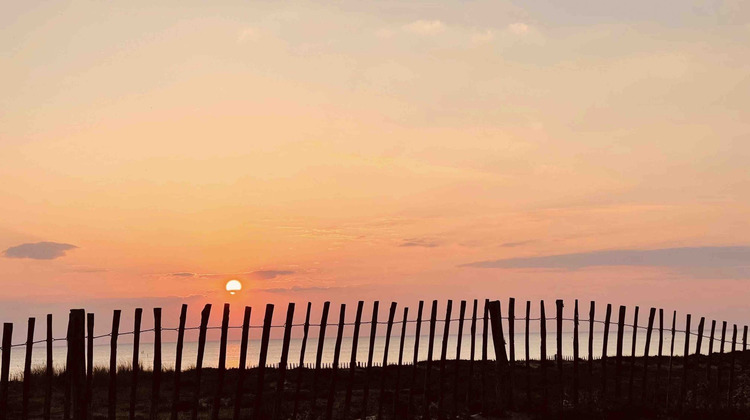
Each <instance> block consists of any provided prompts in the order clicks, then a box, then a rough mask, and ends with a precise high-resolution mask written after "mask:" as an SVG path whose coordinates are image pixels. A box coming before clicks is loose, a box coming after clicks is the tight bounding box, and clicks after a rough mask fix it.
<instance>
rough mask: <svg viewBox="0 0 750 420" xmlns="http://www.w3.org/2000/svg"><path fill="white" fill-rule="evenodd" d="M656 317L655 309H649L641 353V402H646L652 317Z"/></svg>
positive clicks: (652, 327) (652, 326) (652, 329)
mask: <svg viewBox="0 0 750 420" xmlns="http://www.w3.org/2000/svg"><path fill="white" fill-rule="evenodd" d="M655 316H656V308H651V310H650V311H649V313H648V327H647V328H646V349H645V350H644V351H643V385H642V387H643V389H642V394H641V400H643V401H644V402H645V401H646V389H647V388H648V355H649V349H650V348H651V335H652V334H653V331H654V317H655Z"/></svg>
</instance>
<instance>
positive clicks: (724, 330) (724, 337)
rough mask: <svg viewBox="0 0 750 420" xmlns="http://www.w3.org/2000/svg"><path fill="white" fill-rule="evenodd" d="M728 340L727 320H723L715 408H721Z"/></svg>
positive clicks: (717, 364)
mask: <svg viewBox="0 0 750 420" xmlns="http://www.w3.org/2000/svg"><path fill="white" fill-rule="evenodd" d="M726 340H727V321H722V322H721V343H719V357H718V361H717V363H716V394H715V396H714V397H715V399H714V409H715V410H718V409H719V408H721V398H720V396H721V390H722V386H721V385H722V382H723V381H722V368H721V367H722V365H723V362H724V343H725V342H726Z"/></svg>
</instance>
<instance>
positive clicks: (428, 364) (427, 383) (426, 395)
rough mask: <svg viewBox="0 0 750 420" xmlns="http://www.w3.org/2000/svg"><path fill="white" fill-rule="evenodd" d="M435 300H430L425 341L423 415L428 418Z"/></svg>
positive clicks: (435, 311) (435, 309) (435, 313)
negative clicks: (428, 334) (427, 335)
mask: <svg viewBox="0 0 750 420" xmlns="http://www.w3.org/2000/svg"><path fill="white" fill-rule="evenodd" d="M437 304H438V302H437V300H433V301H432V312H431V313H430V339H429V341H428V342H427V361H426V362H425V372H424V407H423V408H424V416H425V418H430V370H431V369H432V354H433V351H434V349H435V345H434V344H435V323H436V322H437Z"/></svg>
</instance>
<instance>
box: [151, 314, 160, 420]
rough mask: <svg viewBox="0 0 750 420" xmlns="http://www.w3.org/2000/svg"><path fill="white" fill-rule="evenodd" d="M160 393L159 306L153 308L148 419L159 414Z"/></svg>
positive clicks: (152, 419)
mask: <svg viewBox="0 0 750 420" xmlns="http://www.w3.org/2000/svg"><path fill="white" fill-rule="evenodd" d="M160 393H161V308H154V368H153V372H152V373H151V408H150V415H149V417H150V419H151V420H156V417H157V416H158V415H159V394H160Z"/></svg>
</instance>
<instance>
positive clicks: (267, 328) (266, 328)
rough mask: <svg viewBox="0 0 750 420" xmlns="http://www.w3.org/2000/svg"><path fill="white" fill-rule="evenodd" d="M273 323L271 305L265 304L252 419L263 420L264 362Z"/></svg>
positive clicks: (266, 356)
mask: <svg viewBox="0 0 750 420" xmlns="http://www.w3.org/2000/svg"><path fill="white" fill-rule="evenodd" d="M272 323H273V304H270V303H268V304H266V313H265V315H264V316H263V333H262V334H261V339H260V356H259V358H258V370H257V372H258V385H257V388H256V391H255V407H254V408H253V419H262V418H265V417H264V416H265V415H264V413H263V388H264V385H265V374H266V360H267V359H268V342H269V340H270V336H271V324H272Z"/></svg>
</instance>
